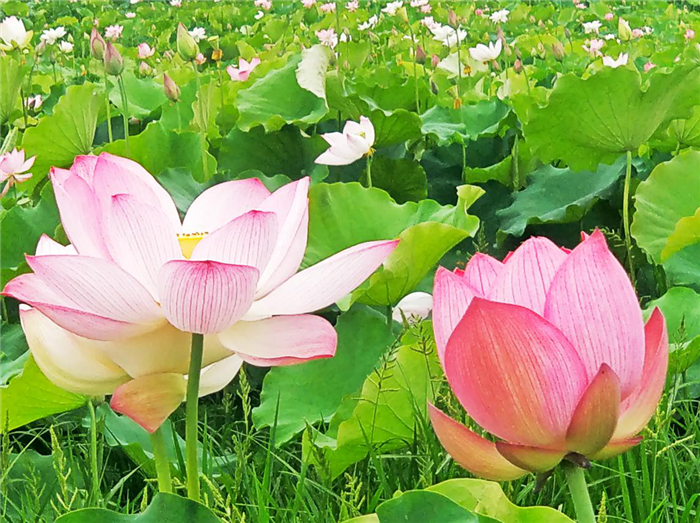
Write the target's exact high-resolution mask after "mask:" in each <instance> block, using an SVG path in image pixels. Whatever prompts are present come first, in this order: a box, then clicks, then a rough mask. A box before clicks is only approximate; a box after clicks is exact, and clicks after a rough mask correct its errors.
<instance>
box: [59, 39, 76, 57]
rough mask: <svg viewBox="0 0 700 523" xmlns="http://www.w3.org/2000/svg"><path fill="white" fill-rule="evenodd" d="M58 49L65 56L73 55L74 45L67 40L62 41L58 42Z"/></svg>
mask: <svg viewBox="0 0 700 523" xmlns="http://www.w3.org/2000/svg"><path fill="white" fill-rule="evenodd" d="M58 49H59V50H60V51H61V52H62V53H65V54H68V53H72V52H73V44H72V43H70V42H68V41H66V40H61V41H60V42H58Z"/></svg>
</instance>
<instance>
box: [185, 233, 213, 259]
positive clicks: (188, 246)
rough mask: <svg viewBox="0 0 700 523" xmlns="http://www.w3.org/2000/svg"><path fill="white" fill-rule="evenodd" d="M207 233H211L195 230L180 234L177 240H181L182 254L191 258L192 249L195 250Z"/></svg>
mask: <svg viewBox="0 0 700 523" xmlns="http://www.w3.org/2000/svg"><path fill="white" fill-rule="evenodd" d="M207 234H209V233H208V232H193V233H183V234H178V235H177V240H178V241H179V242H180V249H182V255H183V256H184V257H185V258H187V259H188V260H189V259H190V256H192V251H194V248H195V247H196V246H197V244H198V243H199V242H200V241H201V240H202V238H204V237H205V236H206V235H207Z"/></svg>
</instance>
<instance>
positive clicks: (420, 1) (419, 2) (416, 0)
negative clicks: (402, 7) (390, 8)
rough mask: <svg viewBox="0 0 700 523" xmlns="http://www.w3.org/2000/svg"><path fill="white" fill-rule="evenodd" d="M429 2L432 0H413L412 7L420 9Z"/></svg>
mask: <svg viewBox="0 0 700 523" xmlns="http://www.w3.org/2000/svg"><path fill="white" fill-rule="evenodd" d="M429 3H430V0H411V7H414V8H416V9H418V8H420V7H423V6H424V5H428V4H429Z"/></svg>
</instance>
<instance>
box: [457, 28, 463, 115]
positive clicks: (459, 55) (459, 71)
mask: <svg viewBox="0 0 700 523" xmlns="http://www.w3.org/2000/svg"><path fill="white" fill-rule="evenodd" d="M455 37H456V38H457V74H458V75H459V80H457V98H458V99H459V101H460V102H461V101H462V95H461V94H460V92H459V84H461V83H462V53H461V51H460V48H461V47H462V42H460V41H459V25H457V27H456V28H455Z"/></svg>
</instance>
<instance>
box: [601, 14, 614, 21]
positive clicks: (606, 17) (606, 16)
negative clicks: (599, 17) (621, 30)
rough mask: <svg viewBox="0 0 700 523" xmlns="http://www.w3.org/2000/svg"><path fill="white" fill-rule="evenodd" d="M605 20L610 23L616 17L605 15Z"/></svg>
mask: <svg viewBox="0 0 700 523" xmlns="http://www.w3.org/2000/svg"><path fill="white" fill-rule="evenodd" d="M603 18H605V19H606V20H607V21H608V22H609V21H610V20H612V19H613V18H615V15H614V14H612V13H605V16H604V17H603Z"/></svg>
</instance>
